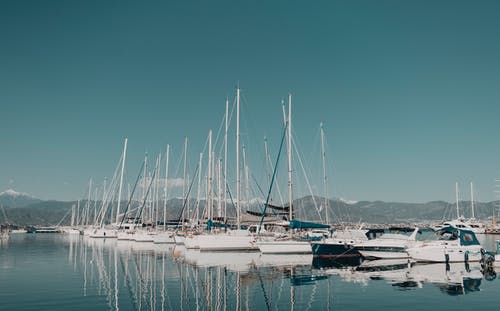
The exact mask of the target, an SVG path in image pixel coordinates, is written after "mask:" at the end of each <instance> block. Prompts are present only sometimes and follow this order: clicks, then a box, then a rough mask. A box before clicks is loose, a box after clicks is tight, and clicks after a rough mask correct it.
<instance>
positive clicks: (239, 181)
mask: <svg viewBox="0 0 500 311" xmlns="http://www.w3.org/2000/svg"><path fill="white" fill-rule="evenodd" d="M240 187H241V180H240V87H239V86H238V88H237V89H236V226H237V228H238V229H240Z"/></svg>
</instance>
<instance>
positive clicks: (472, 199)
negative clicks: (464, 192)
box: [470, 182, 475, 219]
mask: <svg viewBox="0 0 500 311" xmlns="http://www.w3.org/2000/svg"><path fill="white" fill-rule="evenodd" d="M470 206H471V209H472V219H475V217H474V188H473V185H472V182H471V183H470Z"/></svg>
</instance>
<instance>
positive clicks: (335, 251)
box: [311, 242, 361, 258]
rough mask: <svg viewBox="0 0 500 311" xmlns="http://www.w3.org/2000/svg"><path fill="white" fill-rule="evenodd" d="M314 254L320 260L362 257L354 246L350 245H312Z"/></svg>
mask: <svg viewBox="0 0 500 311" xmlns="http://www.w3.org/2000/svg"><path fill="white" fill-rule="evenodd" d="M311 248H312V254H313V256H314V257H319V258H349V257H361V253H360V252H358V250H356V249H355V248H354V247H353V246H352V245H348V244H329V243H314V242H313V243H311Z"/></svg>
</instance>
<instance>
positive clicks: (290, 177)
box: [287, 94, 293, 221]
mask: <svg viewBox="0 0 500 311" xmlns="http://www.w3.org/2000/svg"><path fill="white" fill-rule="evenodd" d="M287 147H288V150H287V151H288V195H289V199H288V201H289V202H290V203H289V204H290V208H289V220H290V221H291V220H292V217H293V207H292V202H293V182H292V94H288V146H287Z"/></svg>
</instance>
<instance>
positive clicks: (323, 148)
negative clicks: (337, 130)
mask: <svg viewBox="0 0 500 311" xmlns="http://www.w3.org/2000/svg"><path fill="white" fill-rule="evenodd" d="M320 128H321V158H322V160H323V187H324V196H325V220H326V224H329V223H330V219H329V217H328V209H329V206H328V205H329V204H328V203H329V200H328V179H327V176H326V150H325V129H324V128H323V122H321V123H320Z"/></svg>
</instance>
